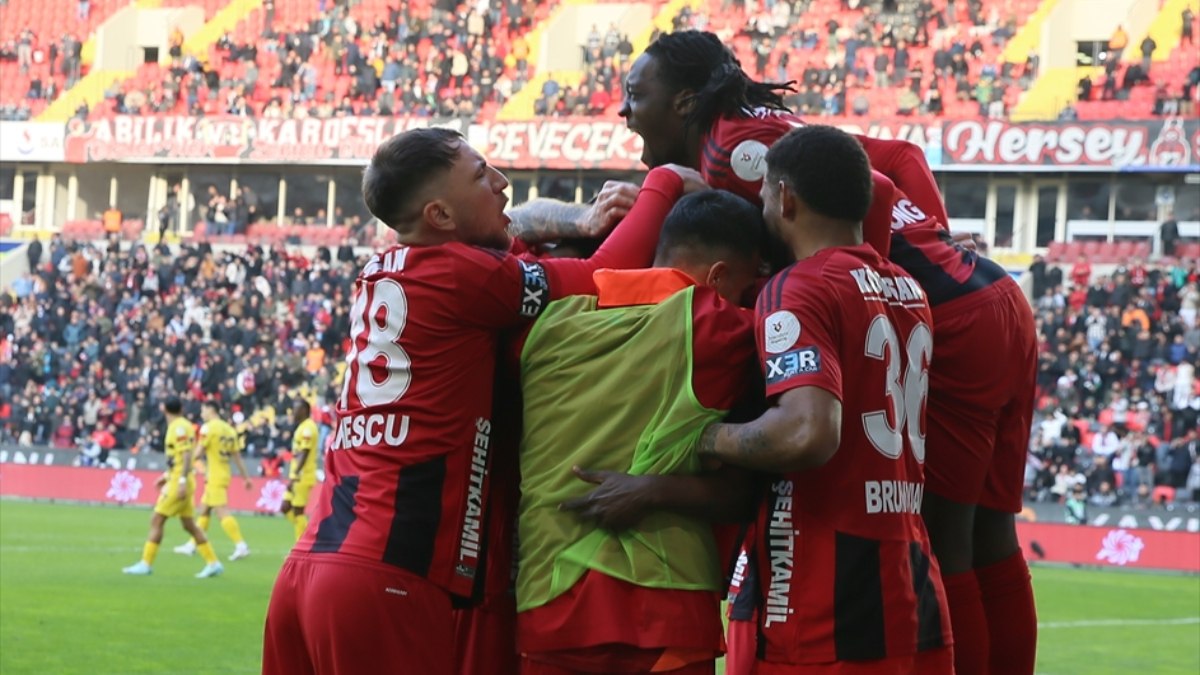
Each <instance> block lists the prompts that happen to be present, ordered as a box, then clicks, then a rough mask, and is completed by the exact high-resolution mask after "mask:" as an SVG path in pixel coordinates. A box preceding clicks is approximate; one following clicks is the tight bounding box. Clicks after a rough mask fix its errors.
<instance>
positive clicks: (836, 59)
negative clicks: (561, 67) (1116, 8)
mask: <svg viewBox="0 0 1200 675" xmlns="http://www.w3.org/2000/svg"><path fill="white" fill-rule="evenodd" d="M848 13H852V14H853V16H855V17H856V19H855V21H854V23H847V24H843V23H841V22H840V21H839V17H840V18H841V19H842V20H843V21H844V20H845V17H847V16H849V15H850V14H848ZM957 16H958V15H957V14H956V13H955V11H954V8H953V7H952V6H948V5H947V3H946V2H933V1H932V0H899V1H897V0H861V1H859V0H839V1H838V2H832V1H830V0H777V1H775V2H767V3H753V2H743V1H742V0H722V1H721V2H716V0H713V1H711V2H709V3H708V4H706V5H702V6H701V8H700V9H698V10H695V11H693V10H692V9H691V7H684V9H683V10H682V11H681V12H680V13H679V15H678V16H676V17H675V20H674V24H673V28H674V29H675V30H683V29H697V30H711V31H713V32H714V33H716V34H717V35H718V36H720V37H721V39H722V40H723V41H724V42H725V43H727V44H731V45H736V44H737V43H738V41H739V40H744V41H748V48H747V49H746V50H745V52H744V53H743V54H742V55H743V56H745V57H749V58H743V59H742V61H743V64H742V65H743V67H744V68H745V69H746V71H747V72H748V73H750V74H751V76H753V77H755V78H756V79H759V80H769V81H774V82H794V83H795V86H796V92H795V93H794V94H792V95H791V96H789V97H787V98H786V99H785V102H786V103H787V105H788V106H789V107H790V108H791V109H792V110H794V111H796V112H797V113H799V114H801V115H805V116H835V115H836V116H841V115H860V116H861V115H868V114H871V113H872V112H874V113H876V114H879V113H884V114H892V113H893V112H894V113H895V114H899V115H914V114H930V115H941V114H943V113H944V112H945V111H946V108H947V106H946V104H945V98H944V97H953V98H955V99H956V100H959V101H969V102H974V103H975V104H977V105H978V110H979V114H981V115H989V116H992V117H1003V116H1004V115H1005V113H1006V110H1005V101H1006V94H1007V93H1008V91H1009V89H1010V88H1012V87H1016V88H1017V89H1018V90H1023V89H1025V88H1026V87H1027V86H1028V85H1029V83H1030V82H1032V80H1033V78H1034V77H1035V76H1036V70H1037V58H1036V56H1032V55H1031V56H1030V57H1029V59H1028V60H1027V61H1026V62H1025V63H1024V64H1011V63H998V61H999V59H998V58H997V55H998V52H999V50H1000V49H1001V48H1002V47H1003V46H1004V44H1006V43H1007V41H1008V39H1009V38H1011V37H1012V36H1013V35H1014V34H1015V32H1016V28H1017V19H1016V16H1015V15H1013V14H1011V13H1010V14H1009V15H1008V16H1002V15H1001V13H1000V11H999V9H998V3H992V4H991V8H990V10H989V11H985V10H984V6H983V2H982V0H970V2H968V3H967V12H966V18H967V21H965V22H963V23H960V22H959V21H958V19H957ZM597 35H598V33H597V32H596V31H593V32H592V33H590V34H589V36H588V41H587V44H586V45H584V50H585V53H589V54H596V53H597V52H596V49H595V47H596V43H597V40H596V37H597ZM612 41H613V36H612V30H611V29H610V31H609V32H608V33H607V34H606V35H605V37H604V39H603V41H602V42H601V44H602V45H603V46H604V48H605V49H602V50H601V51H600V52H599V56H600V58H593V59H590V60H589V61H588V71H587V75H586V76H585V78H584V84H583V85H581V88H582V87H583V86H586V87H587V88H588V89H589V90H590V91H592V92H594V91H596V90H597V89H606V90H607V93H608V95H609V96H610V97H611V98H612V99H613V100H615V101H620V97H621V80H620V78H619V74H620V73H621V68H622V66H623V65H624V59H623V54H622V53H621V52H620V50H615V51H611V50H608V49H607V47H608V45H609V44H610V43H612ZM735 51H736V49H735ZM925 54H930V55H931V57H930V58H929V59H925V58H922V57H923V55H925ZM926 61H928V62H929V63H930V65H931V66H932V67H931V68H930V69H929V70H928V71H927V70H926V68H927V66H926V65H925V62H926ZM613 73H616V74H618V77H617V78H614V77H613V76H612V74H613ZM871 90H875V91H880V90H890V91H891V93H892V94H894V101H895V103H894V105H895V107H894V110H882V111H881V110H872V103H873V101H874V102H878V99H877V98H875V97H872V96H870V95H869V94H870V92H871ZM564 107H565V108H566V112H567V113H571V112H572V108H571V107H570V106H556V105H554V101H551V102H550V104H549V105H547V106H546V108H547V110H549V111H551V112H555V111H562V110H563V108H564Z"/></svg>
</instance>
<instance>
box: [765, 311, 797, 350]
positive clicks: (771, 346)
mask: <svg viewBox="0 0 1200 675" xmlns="http://www.w3.org/2000/svg"><path fill="white" fill-rule="evenodd" d="M799 339H800V319H797V318H796V315H795V314H792V313H791V312H789V311H787V310H786V309H783V310H780V311H778V312H774V313H772V314H771V315H770V316H768V317H767V318H766V320H765V321H764V322H763V349H765V350H766V352H767V353H768V354H782V353H783V352H785V351H787V350H789V349H791V348H792V345H794V344H796V340H799Z"/></svg>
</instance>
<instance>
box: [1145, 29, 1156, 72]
mask: <svg viewBox="0 0 1200 675" xmlns="http://www.w3.org/2000/svg"><path fill="white" fill-rule="evenodd" d="M1155 49H1158V43H1157V42H1155V41H1154V38H1152V37H1150V35H1149V34H1147V35H1146V38H1145V39H1144V40H1142V44H1141V50H1142V70H1143V71H1145V72H1146V73H1147V74H1149V73H1150V62H1151V60H1152V58H1153V56H1154V50H1155Z"/></svg>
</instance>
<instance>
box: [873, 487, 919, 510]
mask: <svg viewBox="0 0 1200 675" xmlns="http://www.w3.org/2000/svg"><path fill="white" fill-rule="evenodd" d="M864 486H865V487H866V495H867V513H914V514H919V513H921V498H922V497H923V496H924V495H925V485H924V484H922V483H914V482H912V481H906V480H869V481H867V482H866V483H864Z"/></svg>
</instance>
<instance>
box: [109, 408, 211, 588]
mask: <svg viewBox="0 0 1200 675" xmlns="http://www.w3.org/2000/svg"><path fill="white" fill-rule="evenodd" d="M162 410H163V414H164V415H165V416H166V418H167V435H166V441H165V445H166V451H167V471H166V473H164V474H163V475H162V476H160V477H159V479H158V481H157V482H156V483H155V485H156V486H157V487H158V488H159V489H160V490H161V492H160V494H159V496H158V503H157V504H155V505H154V515H153V516H151V517H150V534H149V535H148V536H147V537H146V545H145V546H144V547H143V548H142V559H141V560H139V561H138V562H136V563H134V564H133V565H130V566H129V567H126V568H124V569H122V570H121V571H122V572H124V573H125V574H137V575H147V574H150V572H151V565H153V564H154V557H155V556H156V555H158V545H159V544H160V543H162V537H163V523H165V522H167V518H172V517H176V516H177V517H178V518H179V520H180V522H181V523H183V529H185V530H187V532H188V533H189V534H191V535H192V536H193V537H195V538H196V550H197V551H199V552H200V556H201V557H203V558H204V569H202V570H200V572H199V573H198V574H197V575H196V577H197V578H201V579H203V578H205V577H215V576H217V575H218V574H220V573H221V572H223V571H225V570H224V568H223V567H222V566H221V562H220V561H219V560H217V554H216V553H213V549H212V544H210V543H208V539H207V538H205V536H204V530H201V529H200V528H199V527H197V526H196V521H195V520H193V515H194V509H193V507H192V497H193V495H194V494H195V492H196V477H195V476H193V475H192V451H193V448H194V446H195V443H196V439H195V434H194V430H193V428H192V423H191V422H189V421H187V420H186V419H185V418H184V417H183V405H182V404H181V403H180V402H179V399H177V398H170V399H167V400H166V401H165V402H163V405H162Z"/></svg>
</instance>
